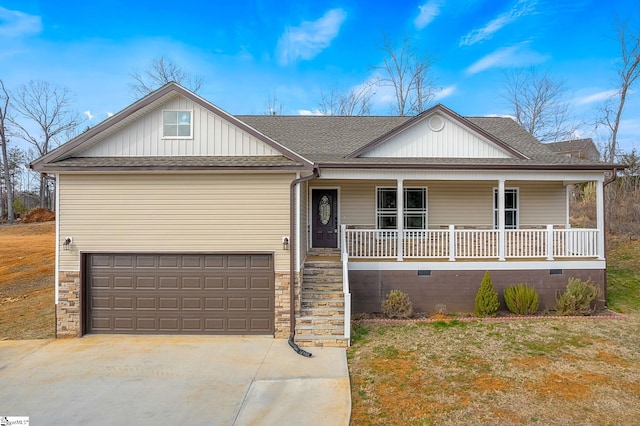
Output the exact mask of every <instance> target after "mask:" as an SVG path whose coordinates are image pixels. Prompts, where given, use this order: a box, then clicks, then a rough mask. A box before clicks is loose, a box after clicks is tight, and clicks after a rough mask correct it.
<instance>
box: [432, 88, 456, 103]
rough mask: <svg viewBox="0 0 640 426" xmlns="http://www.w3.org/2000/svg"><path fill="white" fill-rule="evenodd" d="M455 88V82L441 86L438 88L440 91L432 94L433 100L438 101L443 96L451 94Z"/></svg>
mask: <svg viewBox="0 0 640 426" xmlns="http://www.w3.org/2000/svg"><path fill="white" fill-rule="evenodd" d="M456 89H457V87H456V85H455V84H454V85H452V86H447V87H443V88H442V89H440V91H438V92H436V93H435V94H434V96H433V100H434V101H436V102H439V101H441V100H443V99H444V98H447V97H449V96H451V95H452V94H453V93H454V92H455V91H456Z"/></svg>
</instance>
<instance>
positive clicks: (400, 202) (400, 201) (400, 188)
mask: <svg viewBox="0 0 640 426" xmlns="http://www.w3.org/2000/svg"><path fill="white" fill-rule="evenodd" d="M396 210H397V212H396V214H397V220H396V223H397V227H396V228H397V230H398V238H397V240H396V241H397V244H398V246H397V255H398V262H402V254H403V253H402V252H403V250H402V245H403V244H402V234H403V233H404V181H403V180H402V179H398V185H397V195H396Z"/></svg>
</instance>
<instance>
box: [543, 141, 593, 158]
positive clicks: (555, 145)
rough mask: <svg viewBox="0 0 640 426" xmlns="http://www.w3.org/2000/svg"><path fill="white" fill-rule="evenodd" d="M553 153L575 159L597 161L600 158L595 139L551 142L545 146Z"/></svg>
mask: <svg viewBox="0 0 640 426" xmlns="http://www.w3.org/2000/svg"><path fill="white" fill-rule="evenodd" d="M545 145H546V146H547V147H548V148H549V149H550V150H551V151H553V152H555V153H558V154H570V155H571V156H574V157H579V158H585V159H590V160H597V159H599V158H600V152H599V151H598V148H596V145H595V144H594V143H593V139H591V138H584V139H573V140H568V141H559V142H549V143H546V144H545Z"/></svg>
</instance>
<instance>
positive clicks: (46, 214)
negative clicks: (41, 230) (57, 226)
mask: <svg viewBox="0 0 640 426" xmlns="http://www.w3.org/2000/svg"><path fill="white" fill-rule="evenodd" d="M53 220H56V213H55V212H52V211H51V210H47V209H43V208H42V207H36V208H34V209H31V210H29V212H28V213H27V214H25V215H24V217H23V218H22V222H24V223H39V222H51V221H53Z"/></svg>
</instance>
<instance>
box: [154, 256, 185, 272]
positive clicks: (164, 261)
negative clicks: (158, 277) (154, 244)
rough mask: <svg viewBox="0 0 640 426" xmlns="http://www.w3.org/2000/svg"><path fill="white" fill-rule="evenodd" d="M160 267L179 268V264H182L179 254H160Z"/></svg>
mask: <svg viewBox="0 0 640 426" xmlns="http://www.w3.org/2000/svg"><path fill="white" fill-rule="evenodd" d="M158 259H159V262H158V268H159V269H178V265H180V261H179V257H178V256H168V255H164V256H159V257H158Z"/></svg>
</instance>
